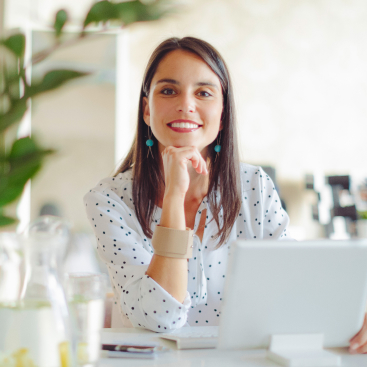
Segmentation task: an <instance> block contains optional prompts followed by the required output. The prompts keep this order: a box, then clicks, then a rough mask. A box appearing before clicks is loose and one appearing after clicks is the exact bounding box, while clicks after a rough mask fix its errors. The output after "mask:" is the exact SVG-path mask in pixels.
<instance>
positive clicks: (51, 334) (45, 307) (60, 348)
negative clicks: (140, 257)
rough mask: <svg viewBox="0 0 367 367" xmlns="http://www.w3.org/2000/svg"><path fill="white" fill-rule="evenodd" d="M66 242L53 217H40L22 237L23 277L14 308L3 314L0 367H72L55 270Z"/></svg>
mask: <svg viewBox="0 0 367 367" xmlns="http://www.w3.org/2000/svg"><path fill="white" fill-rule="evenodd" d="M68 240H69V229H68V226H67V224H66V223H65V222H64V221H62V220H61V219H60V218H57V217H52V216H43V217H40V218H39V219H38V220H37V221H35V222H33V223H32V224H31V225H30V226H29V227H28V228H27V230H26V232H25V233H24V236H23V237H22V246H23V248H24V254H25V269H26V271H25V277H24V282H23V287H22V291H21V295H20V298H19V300H18V302H17V303H16V305H15V306H14V305H12V307H8V308H7V309H6V311H7V318H8V319H7V322H6V327H5V328H4V329H5V330H4V329H3V327H1V331H0V333H1V334H5V341H4V343H3V344H4V345H3V346H0V348H1V347H2V348H3V350H2V353H3V357H2V358H3V361H2V362H1V356H0V367H2V366H3V365H4V366H6V364H4V363H5V362H6V361H7V362H6V363H8V365H9V366H11V365H12V364H11V363H14V366H18V365H21V366H27V367H28V366H29V367H35V366H37V367H66V366H70V365H74V358H73V353H71V351H72V350H73V349H74V348H73V332H72V329H71V324H70V319H69V315H68V308H67V302H66V298H65V294H64V291H63V288H62V285H61V281H60V279H59V274H58V270H57V265H58V264H57V262H58V261H57V259H58V254H59V251H60V248H61V247H63V246H64V245H65V242H67V241H68ZM1 312H2V311H0V313H1ZM4 315H5V314H4ZM1 326H2V325H1ZM6 358H7V360H6Z"/></svg>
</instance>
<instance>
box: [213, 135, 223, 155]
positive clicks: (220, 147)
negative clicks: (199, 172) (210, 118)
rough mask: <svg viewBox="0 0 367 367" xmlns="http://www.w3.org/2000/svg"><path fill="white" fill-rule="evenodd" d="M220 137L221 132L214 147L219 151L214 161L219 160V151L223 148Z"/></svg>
mask: <svg viewBox="0 0 367 367" xmlns="http://www.w3.org/2000/svg"><path fill="white" fill-rule="evenodd" d="M220 138H221V133H219V134H218V137H217V145H216V146H215V147H214V150H215V151H216V152H217V154H216V155H215V160H214V162H215V161H216V160H217V158H218V155H219V152H220V150H221V149H222V146H221V145H220Z"/></svg>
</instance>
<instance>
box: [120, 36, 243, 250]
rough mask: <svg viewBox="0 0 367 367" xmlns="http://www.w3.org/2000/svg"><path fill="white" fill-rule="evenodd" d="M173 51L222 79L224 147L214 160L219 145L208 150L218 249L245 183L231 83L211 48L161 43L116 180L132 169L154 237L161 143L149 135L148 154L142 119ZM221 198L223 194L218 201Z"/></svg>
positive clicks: (140, 214) (196, 42)
mask: <svg viewBox="0 0 367 367" xmlns="http://www.w3.org/2000/svg"><path fill="white" fill-rule="evenodd" d="M175 50H184V51H187V52H191V53H193V54H196V55H198V56H199V57H201V58H202V59H203V60H204V61H205V62H206V63H207V64H208V66H209V67H210V68H211V69H212V70H213V72H214V73H215V74H216V75H217V76H218V78H219V80H220V83H221V86H222V93H223V113H222V124H223V129H222V130H221V132H220V134H221V138H220V140H221V141H220V144H221V147H222V148H221V152H220V153H219V155H218V156H217V159H216V152H215V151H214V146H215V145H216V141H215V140H214V141H213V142H212V143H211V144H210V145H209V146H208V159H209V189H208V194H207V200H208V204H209V207H210V210H211V212H212V214H213V219H214V220H215V222H216V223H217V226H218V233H217V234H216V235H215V236H214V238H215V239H217V238H219V237H220V240H219V243H218V247H219V246H221V245H222V244H224V243H225V241H226V240H227V239H228V237H229V234H230V232H231V230H232V227H233V225H234V223H235V221H236V219H237V217H238V213H239V211H240V207H241V182H240V162H239V155H238V143H237V136H236V118H235V108H234V98H233V91H232V83H231V80H230V76H229V72H228V69H227V66H226V64H225V62H224V60H223V59H222V57H221V56H220V54H219V53H218V51H216V50H215V49H214V47H212V46H211V45H210V44H209V43H207V42H205V41H202V40H200V39H197V38H194V37H185V38H181V39H180V38H176V37H173V38H169V39H167V40H165V41H164V42H162V43H161V44H160V45H159V46H158V47H157V48H156V49H155V50H154V52H153V54H152V56H151V57H150V59H149V62H148V65H147V67H146V70H145V74H144V78H143V83H142V87H141V92H140V100H139V111H138V125H137V130H136V134H135V138H134V141H133V144H132V146H131V149H130V151H129V153H128V154H127V156H126V158H125V159H124V161H123V162H122V164H121V165H120V166H119V167H118V168H117V170H116V174H115V175H117V174H118V173H120V172H125V171H127V170H129V169H131V168H132V170H133V203H134V206H135V213H136V216H137V218H138V221H139V223H140V225H141V227H142V229H143V232H144V234H145V235H146V236H147V237H148V238H151V237H152V235H153V232H152V230H151V229H150V224H151V222H152V218H153V214H154V210H155V206H156V204H157V203H158V200H159V198H160V197H161V196H162V195H163V193H164V178H163V175H162V172H161V171H160V168H159V159H160V156H159V152H158V142H157V139H156V138H155V137H154V136H153V135H152V136H151V139H152V140H153V141H154V145H153V146H152V147H151V150H152V154H149V155H148V147H147V146H146V140H147V139H148V129H149V127H148V126H147V125H146V123H145V122H144V120H143V97H147V96H148V95H149V90H150V84H151V81H152V79H153V76H154V74H155V72H156V70H157V67H158V65H159V63H160V61H161V60H162V59H163V58H164V57H165V56H166V55H167V54H168V53H169V52H172V51H175ZM215 159H216V160H215ZM214 160H215V163H214ZM217 193H219V194H220V198H219V200H218V197H217ZM219 217H220V218H221V219H219Z"/></svg>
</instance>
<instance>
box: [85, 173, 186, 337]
mask: <svg viewBox="0 0 367 367" xmlns="http://www.w3.org/2000/svg"><path fill="white" fill-rule="evenodd" d="M120 179H121V178H118V177H116V178H112V177H110V178H107V179H105V180H102V181H101V182H100V183H98V185H97V186H96V187H95V188H94V189H93V190H91V191H90V192H88V193H87V194H86V195H85V197H84V204H85V208H86V212H87V216H88V219H89V221H90V223H91V225H92V228H93V230H94V233H95V235H96V239H97V251H98V254H99V256H100V257H101V259H102V260H103V261H104V263H105V264H106V266H107V269H108V272H109V275H110V280H111V283H112V288H113V291H114V294H115V299H114V302H115V304H116V305H117V306H118V308H119V310H120V313H121V317H123V318H127V319H129V320H130V321H131V323H132V325H133V326H135V327H144V328H148V329H150V330H154V331H157V332H159V331H160V332H163V331H166V330H172V329H176V328H180V327H181V326H183V325H184V324H185V323H186V318H187V311H188V310H189V307H190V298H189V297H186V299H185V301H184V302H183V303H182V301H181V302H179V301H177V300H176V299H175V298H174V297H172V296H171V295H170V294H169V293H168V292H167V291H166V290H165V289H164V288H162V287H161V286H160V285H159V284H158V283H157V282H155V281H154V280H153V279H152V278H151V277H149V276H148V275H146V271H147V269H148V264H149V263H150V261H151V259H152V255H153V248H152V247H151V244H150V240H149V239H148V238H146V237H145V236H144V234H143V233H142V231H141V228H140V227H138V225H139V224H138V222H137V219H136V217H135V214H134V210H133V208H131V207H130V206H128V204H129V203H130V202H131V199H132V197H131V189H129V190H125V189H126V185H125V184H124V182H123V181H124V180H125V182H130V178H128V181H126V179H125V178H124V180H122V181H120Z"/></svg>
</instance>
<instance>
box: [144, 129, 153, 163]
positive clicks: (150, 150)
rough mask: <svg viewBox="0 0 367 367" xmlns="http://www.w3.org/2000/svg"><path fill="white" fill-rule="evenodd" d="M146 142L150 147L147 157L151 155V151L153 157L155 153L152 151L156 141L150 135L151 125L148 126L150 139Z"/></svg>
mask: <svg viewBox="0 0 367 367" xmlns="http://www.w3.org/2000/svg"><path fill="white" fill-rule="evenodd" d="M145 144H146V145H147V147H148V154H147V158H148V157H149V153H150V154H151V155H152V158H154V157H153V153H152V146H153V144H154V141H153V140H152V138H151V136H150V127H149V126H148V140H147V141H146V142H145Z"/></svg>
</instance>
